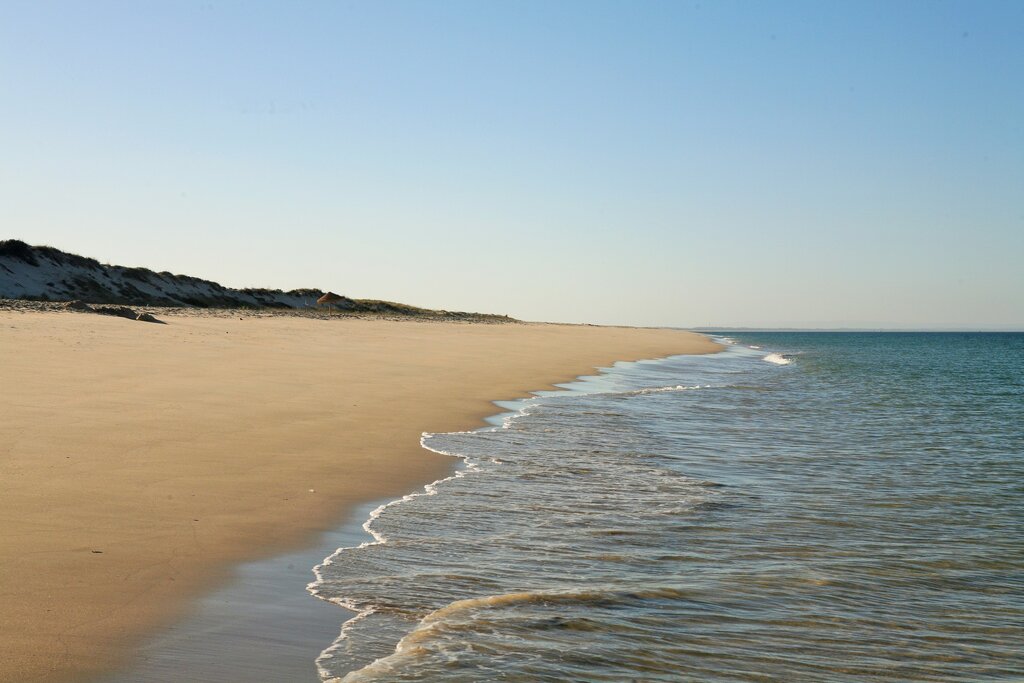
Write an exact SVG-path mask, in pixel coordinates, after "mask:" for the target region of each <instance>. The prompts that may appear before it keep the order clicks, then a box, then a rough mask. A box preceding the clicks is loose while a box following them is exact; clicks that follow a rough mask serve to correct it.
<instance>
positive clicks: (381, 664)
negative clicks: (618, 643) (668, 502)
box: [324, 586, 687, 683]
mask: <svg viewBox="0 0 1024 683" xmlns="http://www.w3.org/2000/svg"><path fill="white" fill-rule="evenodd" d="M686 596H687V593H686V592H685V591H683V590H680V589H678V588H672V587H668V586H656V587H651V588H648V589H643V590H636V591H615V590H602V589H600V588H595V589H591V590H580V591H523V592H519V593H504V594H499V595H486V596H483V597H479V598H467V599H465V600H456V601H455V602H452V603H450V604H448V605H445V606H444V607H441V608H440V609H437V610H435V611H433V612H431V613H430V614H428V615H426V616H425V617H423V619H421V620H420V622H419V623H418V624H417V625H416V627H415V628H414V629H413V630H412V631H410V632H409V633H408V634H406V635H405V636H404V637H403V638H402V639H401V640H400V641H399V642H398V644H397V645H396V646H395V651H394V652H392V653H391V654H389V655H387V656H385V657H381V658H379V659H376V660H374V661H373V662H370V663H369V664H367V665H366V666H364V667H362V668H361V669H356V670H355V671H350V672H348V673H347V674H345V675H344V676H342V677H340V678H330V679H325V681H324V683H358V682H359V681H379V680H382V679H381V676H382V675H386V674H389V673H391V672H394V671H395V669H396V668H398V667H400V666H401V665H402V664H403V663H404V662H407V661H409V660H415V659H417V658H418V657H421V656H423V655H427V654H429V653H430V648H429V644H430V641H431V640H432V639H433V638H434V637H436V636H437V635H438V634H439V632H440V631H443V629H444V626H445V624H446V623H447V622H451V621H456V622H457V621H458V620H460V619H467V618H468V619H472V618H473V616H472V615H473V614H474V613H479V612H480V611H483V610H493V609H501V608H503V607H514V606H516V605H522V604H538V605H559V604H562V605H565V604H592V605H597V606H605V607H616V606H622V605H628V604H631V603H632V604H635V603H637V602H641V601H647V600H679V599H682V598H684V597H686ZM592 628H593V627H592V626H591V627H589V628H588V627H583V626H580V627H579V630H591V629H592Z"/></svg>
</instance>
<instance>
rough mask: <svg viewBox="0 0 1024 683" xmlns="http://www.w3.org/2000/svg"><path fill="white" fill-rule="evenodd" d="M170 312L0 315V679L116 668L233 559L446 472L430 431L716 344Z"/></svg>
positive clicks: (277, 548) (611, 333)
mask: <svg viewBox="0 0 1024 683" xmlns="http://www.w3.org/2000/svg"><path fill="white" fill-rule="evenodd" d="M167 321H168V323H169V324H167V325H155V324H147V323H141V322H135V321H130V320H125V319H121V318H113V317H105V316H98V315H91V314H78V313H58V312H18V311H0V681H18V682H19V683H28V682H30V681H62V680H75V681H78V680H88V679H89V678H90V677H94V676H97V675H100V674H102V673H104V672H108V671H110V670H112V669H114V668H116V667H118V666H125V665H127V664H129V663H130V662H131V658H132V656H133V654H134V653H135V652H136V651H137V649H138V648H139V646H140V645H141V644H142V643H143V641H144V640H145V638H147V637H148V636H149V635H150V634H152V633H154V632H155V631H156V630H157V629H159V628H161V627H162V626H166V625H168V624H170V623H172V622H173V621H174V620H175V619H176V618H178V617H180V616H181V615H182V614H183V612H184V610H185V609H186V608H187V606H188V605H189V604H190V601H192V600H193V599H195V598H197V597H198V596H200V595H202V594H203V593H204V592H206V591H209V590H211V589H212V588H214V587H216V586H217V585H222V584H223V583H224V582H225V580H226V579H227V578H228V577H229V576H230V575H231V572H232V568H233V567H235V566H237V564H238V563H240V562H245V561H250V560H254V559H258V558H263V557H268V556H271V555H274V554H279V553H283V552H286V551H290V550H296V549H298V548H301V547H303V546H306V545H308V544H310V543H311V542H313V540H314V539H315V538H317V536H318V534H321V533H323V532H325V531H327V530H329V529H332V528H334V527H336V526H337V525H338V524H339V523H340V521H341V520H343V519H345V517H346V514H348V513H349V512H350V511H352V510H353V509H354V507H355V506H356V505H359V504H361V503H366V502H368V501H373V500H378V499H381V498H386V497H394V496H397V495H400V494H402V493H406V492H408V491H411V490H413V489H415V488H417V487H419V486H421V485H423V484H424V483H426V482H428V481H431V480H433V479H436V478H438V477H439V476H443V475H444V474H445V473H446V472H448V471H449V469H450V468H451V467H452V465H453V461H452V459H450V458H447V457H444V456H440V455H437V454H434V453H430V452H428V451H425V450H423V449H422V448H420V446H419V437H420V434H421V432H423V431H449V430H457V429H472V428H474V427H477V426H479V425H480V424H481V420H482V418H483V417H485V416H487V415H490V414H493V413H494V412H496V409H495V407H494V406H493V405H492V404H491V401H492V400H500V399H511V398H516V397H520V396H523V395H524V394H526V393H527V392H529V391H534V390H539V389H544V388H548V387H549V386H550V385H551V384H553V383H556V382H562V381H567V380H570V379H572V378H574V377H575V376H578V375H581V374H586V373H589V372H591V371H592V369H593V368H594V367H596V366H602V365H608V364H611V363H612V362H613V361H615V360H630V359H639V358H653V357H659V356H665V355H670V354H677V353H703V352H713V351H716V350H718V347H717V345H715V344H714V343H712V342H711V341H710V340H708V339H706V338H705V337H702V336H699V335H695V334H689V333H685V332H679V331H672V330H657V329H632V328H610V327H593V326H568V325H542V324H507V325H483V324H459V323H440V322H430V323H424V322H396V321H385V320H339V319H335V320H318V319H311V318H302V317H290V316H274V317H253V316H243V317H242V318H241V319H239V318H238V317H224V316H212V315H188V316H185V315H176V316H172V317H168V318H167ZM311 599H312V598H311ZM182 676H183V678H182V680H185V679H187V672H183V673H182Z"/></svg>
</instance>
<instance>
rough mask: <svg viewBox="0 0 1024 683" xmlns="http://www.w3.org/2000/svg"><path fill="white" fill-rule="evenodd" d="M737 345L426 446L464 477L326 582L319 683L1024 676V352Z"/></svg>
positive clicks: (531, 406) (807, 340)
mask: <svg viewBox="0 0 1024 683" xmlns="http://www.w3.org/2000/svg"><path fill="white" fill-rule="evenodd" d="M732 338H733V340H734V341H735V342H736V343H735V344H734V345H732V346H731V347H730V348H729V350H728V351H727V352H726V353H722V354H717V355H714V356H703V357H687V356H680V357H673V358H670V359H665V360H662V361H652V362H640V363H628V364H619V365H617V366H616V367H615V368H612V369H610V370H609V371H608V372H606V373H604V374H602V375H600V376H597V377H592V378H583V379H582V380H581V381H579V382H576V383H573V384H571V385H567V386H566V389H565V391H562V392H557V393H555V392H547V393H544V394H541V395H539V396H538V397H537V398H535V399H530V400H528V401H523V402H517V403H515V404H508V405H507V406H506V407H507V408H508V409H509V410H510V411H512V412H510V413H509V414H506V415H504V416H499V418H497V419H496V420H495V425H494V427H492V428H490V429H485V430H481V431H477V432H470V433H457V434H437V435H427V436H425V438H424V445H425V446H427V447H428V448H431V449H434V450H438V451H442V452H446V453H450V454H453V455H458V456H460V457H462V458H464V459H465V463H466V464H465V466H464V467H463V468H462V470H461V471H460V473H459V476H456V477H454V478H452V479H450V480H448V481H444V482H441V483H439V484H437V485H436V486H433V487H429V489H428V491H426V492H424V494H423V495H416V496H411V497H407V498H406V499H405V500H403V501H402V502H400V503H396V504H392V505H390V506H388V507H386V508H383V509H382V510H378V512H377V513H375V515H374V519H373V520H372V521H371V522H370V524H369V528H370V529H371V530H372V533H373V534H374V536H375V540H374V541H372V542H368V543H367V544H364V545H363V546H361V547H358V548H353V549H348V550H343V551H340V552H339V553H337V554H335V555H334V556H332V558H330V560H329V561H328V562H327V563H325V564H324V565H322V566H321V567H319V568H318V572H319V577H320V578H319V580H318V581H317V582H316V583H315V584H314V585H313V586H312V589H313V590H314V591H315V592H316V593H317V594H318V595H319V596H320V597H323V598H325V599H330V600H333V601H335V602H338V603H339V604H344V605H347V606H349V607H351V608H352V609H354V610H356V611H357V612H358V613H359V616H358V617H357V618H356V619H354V620H353V621H351V622H349V623H348V624H347V625H346V627H345V629H344V630H343V632H342V637H341V638H339V640H338V641H337V642H336V643H335V644H334V646H332V647H331V648H330V649H329V650H327V651H326V652H325V653H324V654H323V655H322V656H321V657H320V659H319V661H318V666H319V667H320V671H321V676H322V677H323V678H325V679H341V680H344V681H481V680H506V681H564V680H589V681H624V680H636V681H680V680H702V681H764V680H787V681H801V680H807V681H810V680H829V681H860V680H874V681H968V680H1010V679H1018V680H1019V679H1020V677H1021V676H1024V656H1022V654H1021V652H1022V644H1024V483H1022V482H1024V428H1022V426H1021V425H1024V335H1019V334H891V333H890V334H869V333H837V334H831V333H804V334H798V333H760V334H735V335H732ZM751 346H754V347H759V348H750V347H751ZM766 361H767V362H766Z"/></svg>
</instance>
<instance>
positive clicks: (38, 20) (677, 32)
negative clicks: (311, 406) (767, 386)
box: [0, 0, 1024, 329]
mask: <svg viewBox="0 0 1024 683" xmlns="http://www.w3.org/2000/svg"><path fill="white" fill-rule="evenodd" d="M1022 74H1024V3H1022V2H1019V1H1018V0H1014V1H1012V2H998V1H995V0H989V1H986V2H944V1H931V2H911V1H899V2H893V1H891V0H887V1H884V2H870V1H867V0H857V1H850V2H817V1H813V2H708V1H707V0H700V1H699V2H682V1H678V2H653V1H652V2H601V1H598V0H588V1H586V2H568V1H562V2H552V1H550V0H545V1H543V2H530V1H516V2H511V1H508V2H479V1H476V0H473V1H470V2H445V1H437V2H378V1H374V2H340V1H336V2H300V1H291V0H290V1H288V2H278V3H270V2H219V1H208V2H186V1H174V2H171V1H166V2H145V3H140V2H134V1H131V2H127V1H126V2H105V1H102V0H92V1H90V2H77V1H76V2H46V1H40V0H29V1H25V2H22V1H20V0H0V226H2V227H0V239H3V238H18V239H22V240H24V241H26V242H29V243H31V244H49V245H52V246H55V247H58V248H60V249H63V250H65V251H70V252H73V253H78V254H82V255H85V256H91V257H94V258H97V259H99V260H101V261H104V262H108V263H115V264H120V265H129V266H145V267H148V268H152V269H154V270H158V271H162V270H170V271H172V272H175V273H185V274H188V275H194V276H199V277H203V278H207V279H212V280H216V281H218V282H221V283H222V284H225V285H228V286H234V287H247V286H258V287H273V288H282V289H291V288H298V287H317V288H321V289H325V290H332V291H335V292H337V293H339V294H345V295H348V296H352V297H357V298H380V299H389V300H395V301H401V302H405V303H411V304H416V305H421V306H427V307H431V308H443V309H448V310H471V311H486V312H494V313H500V314H508V315H512V316H514V317H518V318H523V319H529V320H552V321H565V322H592V323H609V324H627V325H666V326H680V327H693V326H753V327H756V326H783V327H789V326H797V327H902V328H908V327H909V328H930V327H968V328H1016V329H1024V77H1022Z"/></svg>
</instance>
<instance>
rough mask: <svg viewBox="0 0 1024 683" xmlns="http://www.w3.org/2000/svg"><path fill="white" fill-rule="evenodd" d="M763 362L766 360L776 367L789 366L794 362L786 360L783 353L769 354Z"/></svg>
mask: <svg viewBox="0 0 1024 683" xmlns="http://www.w3.org/2000/svg"><path fill="white" fill-rule="evenodd" d="M763 360H766V361H768V362H769V363H775V364H776V365H789V364H790V363H792V362H793V361H792V359H790V358H786V357H785V356H783V355H782V354H781V353H769V354H768V355H767V356H765V357H764V359H763Z"/></svg>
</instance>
